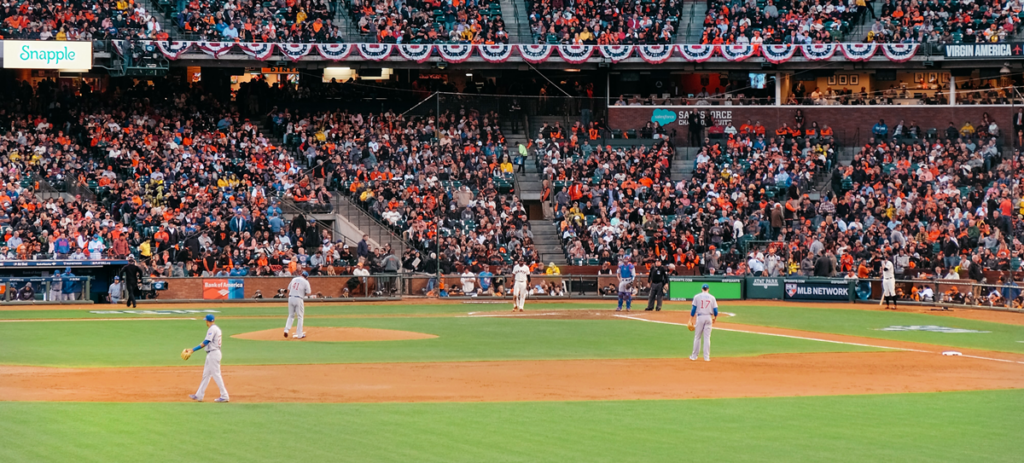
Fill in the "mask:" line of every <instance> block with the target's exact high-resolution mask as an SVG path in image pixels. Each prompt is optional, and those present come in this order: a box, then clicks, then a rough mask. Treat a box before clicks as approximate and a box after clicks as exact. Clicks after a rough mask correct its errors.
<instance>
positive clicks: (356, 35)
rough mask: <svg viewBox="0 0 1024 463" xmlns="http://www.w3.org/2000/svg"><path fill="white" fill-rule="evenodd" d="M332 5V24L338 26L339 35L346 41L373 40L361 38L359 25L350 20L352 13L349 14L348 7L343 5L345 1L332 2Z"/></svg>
mask: <svg viewBox="0 0 1024 463" xmlns="http://www.w3.org/2000/svg"><path fill="white" fill-rule="evenodd" d="M332 3H333V5H334V25H335V26H338V30H339V31H340V32H341V36H342V37H344V38H345V41H346V42H349V43H356V42H365V41H370V42H373V41H374V40H363V38H362V34H361V33H360V32H359V25H358V24H356V23H354V22H353V21H352V15H351V14H349V10H348V8H347V7H346V6H345V3H346V2H341V1H338V2H332Z"/></svg>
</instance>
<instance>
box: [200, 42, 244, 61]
mask: <svg viewBox="0 0 1024 463" xmlns="http://www.w3.org/2000/svg"><path fill="white" fill-rule="evenodd" d="M198 44H199V49H200V50H202V51H203V52H204V53H206V54H207V55H210V56H212V57H214V58H220V55H223V54H224V53H227V52H228V50H231V49H232V48H233V47H234V46H235V42H198Z"/></svg>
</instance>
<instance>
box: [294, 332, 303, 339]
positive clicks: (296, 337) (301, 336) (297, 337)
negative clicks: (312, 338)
mask: <svg viewBox="0 0 1024 463" xmlns="http://www.w3.org/2000/svg"><path fill="white" fill-rule="evenodd" d="M305 337H306V334H305V333H303V334H296V335H295V336H292V339H304V338H305Z"/></svg>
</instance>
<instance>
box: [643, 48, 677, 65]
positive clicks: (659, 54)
mask: <svg viewBox="0 0 1024 463" xmlns="http://www.w3.org/2000/svg"><path fill="white" fill-rule="evenodd" d="M672 48H673V47H672V45H637V47H636V50H637V53H638V54H639V55H640V58H641V59H643V60H644V62H646V63H648V64H661V63H664V62H665V61H668V59H669V58H671V57H672Z"/></svg>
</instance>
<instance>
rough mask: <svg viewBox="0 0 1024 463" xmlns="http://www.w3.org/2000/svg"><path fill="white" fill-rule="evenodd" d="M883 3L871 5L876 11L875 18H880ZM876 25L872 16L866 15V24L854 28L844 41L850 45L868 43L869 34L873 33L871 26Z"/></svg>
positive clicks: (875, 2) (877, 2)
mask: <svg viewBox="0 0 1024 463" xmlns="http://www.w3.org/2000/svg"><path fill="white" fill-rule="evenodd" d="M882 3H883V2H881V1H878V0H876V1H874V2H872V3H871V4H870V5H871V8H872V9H873V10H874V11H875V17H878V16H879V13H880V12H881V11H882ZM874 24H875V20H874V19H871V15H865V16H864V24H861V25H858V26H853V28H852V30H851V31H850V33H849V34H847V35H846V36H845V37H843V41H844V42H850V43H860V42H867V38H868V32H870V31H871V26H873V25H874Z"/></svg>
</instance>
